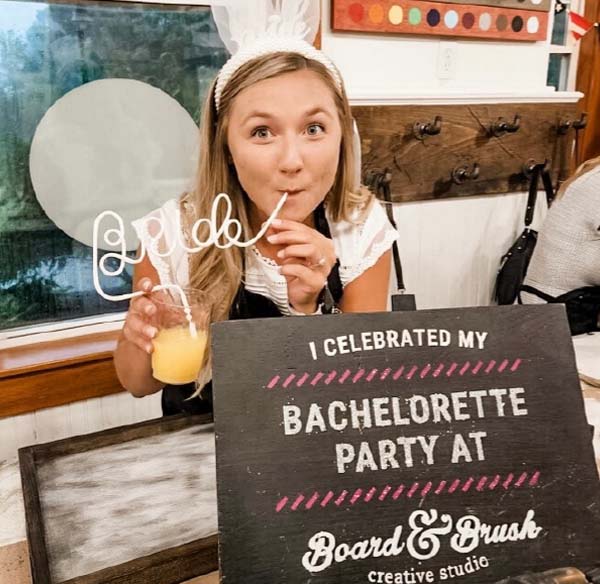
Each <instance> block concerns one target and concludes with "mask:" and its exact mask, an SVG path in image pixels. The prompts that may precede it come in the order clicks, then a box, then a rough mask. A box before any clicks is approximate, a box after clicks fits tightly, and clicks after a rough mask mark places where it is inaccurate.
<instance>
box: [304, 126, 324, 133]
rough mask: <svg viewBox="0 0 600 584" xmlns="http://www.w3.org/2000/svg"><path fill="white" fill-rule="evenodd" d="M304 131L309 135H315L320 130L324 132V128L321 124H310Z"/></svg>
mask: <svg viewBox="0 0 600 584" xmlns="http://www.w3.org/2000/svg"><path fill="white" fill-rule="evenodd" d="M306 131H307V132H308V134H309V135H310V136H317V135H318V134H320V133H321V132H324V131H325V128H324V127H323V126H322V125H321V124H311V125H310V126H308V128H307V130H306Z"/></svg>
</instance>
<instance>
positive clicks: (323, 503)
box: [321, 491, 333, 507]
mask: <svg viewBox="0 0 600 584" xmlns="http://www.w3.org/2000/svg"><path fill="white" fill-rule="evenodd" d="M332 498H333V491H329V493H327V494H326V495H325V496H324V497H323V500H322V501H321V507H326V506H327V503H329V501H331V499H332Z"/></svg>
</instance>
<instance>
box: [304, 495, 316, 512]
mask: <svg viewBox="0 0 600 584" xmlns="http://www.w3.org/2000/svg"><path fill="white" fill-rule="evenodd" d="M318 498H319V493H317V491H315V492H314V493H313V496H312V497H311V498H310V499H309V500H308V501H307V502H306V505H305V507H306V508H307V509H310V508H311V507H312V506H313V505H314V504H315V503H316V502H317V499H318Z"/></svg>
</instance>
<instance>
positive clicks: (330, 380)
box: [325, 371, 337, 385]
mask: <svg viewBox="0 0 600 584" xmlns="http://www.w3.org/2000/svg"><path fill="white" fill-rule="evenodd" d="M336 375H337V371H332V372H331V373H330V374H329V375H328V376H327V377H326V378H325V385H329V384H330V383H331V382H332V381H333V380H334V379H335V376H336Z"/></svg>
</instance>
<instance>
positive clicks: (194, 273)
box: [181, 52, 371, 322]
mask: <svg viewBox="0 0 600 584" xmlns="http://www.w3.org/2000/svg"><path fill="white" fill-rule="evenodd" d="M303 69H308V70H310V71H313V72H315V73H316V74H317V75H319V77H320V78H321V79H322V80H323V81H324V83H325V84H326V85H327V87H328V88H329V89H330V90H331V92H332V94H333V97H334V102H335V105H336V107H337V110H338V113H339V118H340V125H341V128H342V139H341V145H340V158H339V164H338V169H337V173H336V176H335V180H334V183H333V186H332V188H331V190H330V191H329V192H328V193H327V195H326V197H325V199H326V201H327V205H328V212H329V214H330V216H331V218H332V219H333V220H334V221H340V220H342V219H345V220H350V218H351V216H352V212H353V210H354V209H355V208H356V207H357V206H358V207H361V208H362V207H365V208H366V207H367V203H368V202H369V200H370V198H371V194H370V193H369V191H368V190H367V189H364V188H360V189H359V192H358V193H353V192H352V190H353V184H352V181H353V177H354V151H353V143H352V136H353V131H352V123H353V122H352V114H351V111H350V104H349V103H348V98H347V96H346V93H345V90H344V88H343V87H342V89H341V90H338V88H337V87H336V84H335V82H334V81H333V79H332V77H331V75H330V74H329V72H328V71H327V68H326V67H325V66H324V65H322V64H321V63H319V62H318V61H314V60H312V59H307V58H306V57H303V56H302V55H299V54H298V53H288V52H285V53H283V52H282V53H272V54H269V55H265V56H262V57H258V58H256V59H253V60H252V61H249V62H248V63H245V64H244V65H243V66H242V67H240V68H239V69H238V70H237V71H236V72H235V74H234V75H233V76H232V77H231V79H230V80H229V82H228V83H227V85H226V86H225V87H224V89H223V93H222V95H221V102H220V107H219V113H218V114H217V111H216V108H215V103H214V88H215V82H213V84H212V85H211V87H210V91H209V92H208V95H207V96H206V100H205V103H204V109H203V114H202V122H201V127H200V132H201V133H200V140H201V142H200V143H201V151H200V160H199V165H198V172H197V178H196V184H195V188H194V190H193V191H192V192H190V193H188V194H186V195H185V196H184V197H183V198H182V201H181V207H182V212H183V217H184V218H185V221H184V225H185V226H187V230H188V231H189V227H190V226H191V225H192V224H193V222H194V220H196V219H198V218H199V217H209V216H210V211H211V207H212V204H213V201H214V199H215V197H216V196H217V195H218V194H219V193H222V192H225V193H228V194H229V196H230V197H231V201H232V207H233V212H232V218H235V219H237V220H239V221H240V223H241V224H242V227H243V234H244V239H249V238H251V237H252V235H253V234H252V233H251V228H250V223H249V217H248V197H247V196H246V195H245V193H244V192H243V189H242V187H241V185H240V183H239V181H238V179H237V175H236V172H235V168H234V167H233V164H231V163H230V155H229V150H228V147H227V130H228V122H229V113H230V111H231V106H232V103H233V101H234V99H235V98H236V96H237V95H238V94H239V93H240V92H241V91H243V90H244V89H246V88H247V87H250V86H251V85H253V84H255V83H257V82H258V81H262V80H264V79H269V78H272V77H276V76H277V75H281V74H283V73H288V72H292V71H299V70H303ZM222 219H223V218H222V217H219V220H222ZM242 253H243V251H242V250H240V249H239V248H237V247H230V248H228V249H219V248H217V247H216V246H209V247H207V248H205V249H203V250H202V251H200V252H198V253H194V254H191V255H190V286H191V287H192V288H197V289H201V290H204V291H206V292H207V293H208V294H209V295H210V296H211V297H212V298H213V301H214V302H215V305H214V314H213V318H212V320H213V322H214V321H219V320H225V319H227V317H228V314H229V310H230V308H231V305H232V303H233V301H234V299H235V295H236V293H237V290H238V288H239V286H240V283H241V281H242V276H243V274H242V255H241V254H242Z"/></svg>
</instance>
